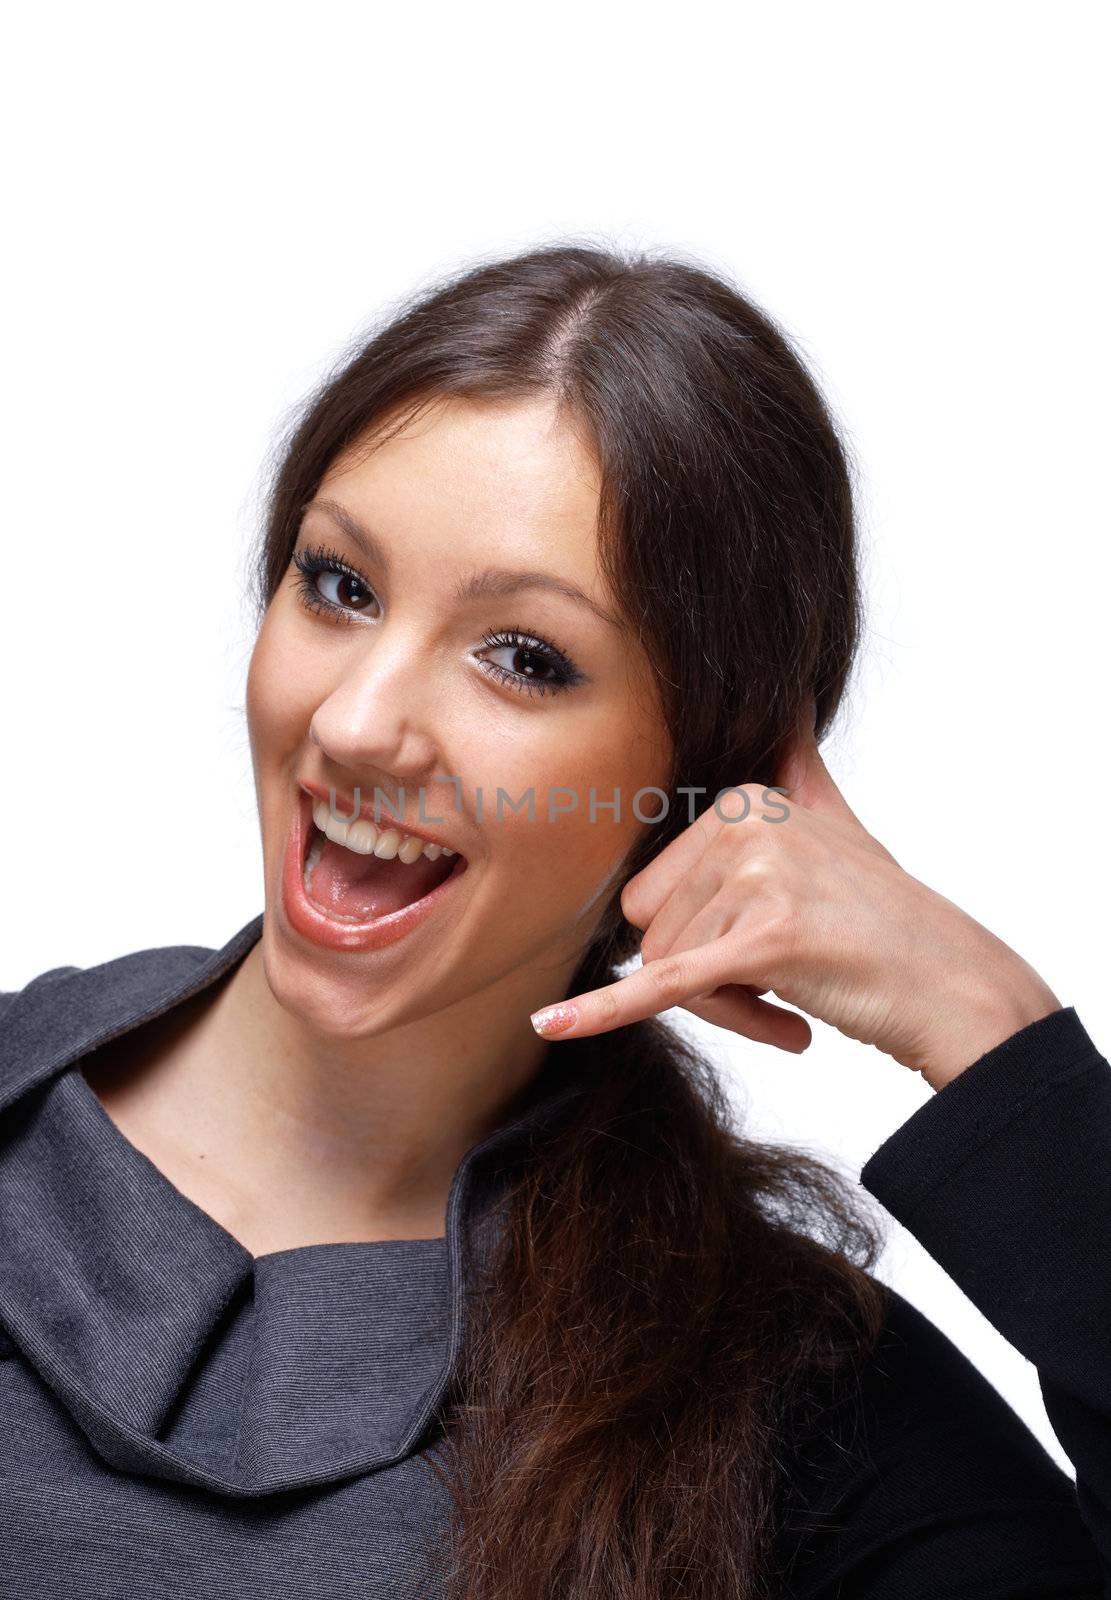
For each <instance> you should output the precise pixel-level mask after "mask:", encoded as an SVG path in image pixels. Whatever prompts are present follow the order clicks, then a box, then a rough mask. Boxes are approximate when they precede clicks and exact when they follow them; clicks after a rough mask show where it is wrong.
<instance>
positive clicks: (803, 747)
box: [775, 700, 863, 826]
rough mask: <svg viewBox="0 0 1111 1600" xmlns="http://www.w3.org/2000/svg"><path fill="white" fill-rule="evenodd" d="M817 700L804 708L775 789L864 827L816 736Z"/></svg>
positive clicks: (816, 809) (781, 766)
mask: <svg viewBox="0 0 1111 1600" xmlns="http://www.w3.org/2000/svg"><path fill="white" fill-rule="evenodd" d="M813 705H814V702H813V700H810V701H809V702H808V703H807V705H806V706H805V707H804V709H803V713H802V716H801V718H800V719H799V723H798V726H797V727H796V729H795V732H794V734H793V736H792V738H791V740H790V742H789V744H788V745H787V748H786V750H785V751H784V753H783V756H782V758H781V760H780V762H779V764H778V766H777V769H776V782H775V787H776V788H778V789H782V790H783V791H785V793H786V796H787V799H788V800H794V801H795V802H796V803H797V804H798V805H800V806H805V807H806V808H807V810H808V811H821V812H825V813H826V814H827V815H829V816H834V817H843V818H844V819H845V820H846V821H852V822H855V823H857V825H858V826H863V824H861V822H860V819H859V817H858V816H857V815H856V812H855V811H854V810H853V808H852V807H851V806H850V805H849V802H848V801H847V800H846V799H845V796H844V795H843V794H842V793H841V791H840V789H839V788H838V787H837V785H836V783H835V782H834V781H833V775H832V774H831V772H830V770H829V768H828V767H827V766H826V764H825V761H824V759H823V757H822V753H821V751H820V750H819V749H818V743H817V740H816V739H815V737H814V712H813Z"/></svg>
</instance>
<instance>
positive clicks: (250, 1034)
mask: <svg viewBox="0 0 1111 1600" xmlns="http://www.w3.org/2000/svg"><path fill="white" fill-rule="evenodd" d="M552 976H553V975H552V974H551V973H550V972H548V973H546V974H544V975H543V991H544V993H545V995H550V994H551V993H552V992H553V984H552ZM570 976H571V970H570V969H568V970H567V971H566V972H565V973H563V974H561V975H559V976H558V978H557V986H558V983H559V982H563V983H564V984H566V982H567V981H568V980H569V979H570ZM530 980H531V981H530ZM536 984H537V977H536V974H523V975H517V974H514V975H512V977H511V979H510V980H509V981H508V982H507V983H503V984H500V985H499V986H498V990H497V993H496V994H494V993H491V992H484V993H482V994H479V995H471V996H468V997H467V998H466V1001H465V1002H464V1003H462V1004H459V1005H456V1006H453V1007H451V1008H448V1009H445V1010H443V1011H440V1012H436V1013H433V1014H431V1015H428V1016H424V1017H421V1018H419V1019H417V1020H416V1021H414V1022H411V1023H406V1024H404V1025H402V1026H398V1027H394V1028H390V1029H387V1030H385V1031H383V1032H381V1033H378V1034H375V1035H372V1036H370V1037H364V1038H347V1037H336V1036H334V1035H328V1034H325V1033H323V1032H322V1031H321V1030H320V1029H319V1028H317V1027H314V1026H313V1025H312V1024H310V1023H309V1022H306V1020H305V1019H304V1018H303V1017H302V1016H301V1015H299V1014H297V1013H294V1012H292V1011H289V1010H287V1009H286V1008H285V1007H283V1006H282V1005H281V1004H280V1003H279V1002H278V1000H277V999H276V997H275V995H274V992H273V990H272V988H271V986H270V984H269V982H268V980H267V977H266V972H265V968H264V965H263V949H262V943H261V941H260V942H259V943H257V944H255V945H254V946H253V947H252V948H251V950H250V951H249V952H248V954H247V956H246V957H245V958H244V959H243V961H242V962H240V963H239V964H238V966H237V967H236V968H235V969H234V970H233V971H232V972H231V973H230V974H228V976H227V977H226V978H224V979H222V980H220V981H218V982H217V983H216V984H214V985H212V986H211V987H210V988H208V989H206V990H203V991H202V992H201V993H200V994H198V995H197V996H195V997H194V998H193V999H192V1000H191V1001H189V1002H186V1003H185V1004H184V1005H182V1006H179V1007H177V1008H175V1009H174V1010H173V1011H171V1012H170V1013H168V1014H167V1016H166V1017H165V1018H164V1019H158V1022H159V1023H161V1026H160V1027H159V1026H158V1024H156V1025H155V1027H154V1030H153V1031H152V1032H151V1033H150V1034H149V1035H148V1036H147V1037H145V1038H144V1040H143V1041H142V1043H138V1041H137V1044H138V1051H139V1053H140V1054H141V1057H142V1060H141V1063H140V1062H139V1061H138V1060H137V1059H136V1060H133V1063H132V1064H133V1066H134V1067H135V1068H137V1069H138V1070H134V1071H132V1072H131V1073H130V1074H129V1075H128V1076H127V1077H117V1079H116V1083H115V1087H114V1088H113V1090H112V1094H113V1096H114V1102H110V1101H109V1097H108V1096H107V1095H103V1094H102V1099H104V1100H105V1103H106V1105H107V1106H108V1107H109V1109H110V1110H111V1111H112V1114H113V1115H114V1116H115V1118H116V1120H117V1121H118V1122H120V1123H121V1125H123V1126H124V1131H125V1132H127V1133H128V1134H129V1136H130V1137H131V1138H132V1139H133V1142H135V1143H137V1144H138V1145H139V1147H140V1148H141V1149H143V1150H144V1151H146V1153H148V1154H151V1155H152V1159H154V1160H155V1164H156V1165H158V1166H160V1167H161V1168H162V1170H163V1171H165V1172H166V1173H167V1176H169V1177H170V1178H171V1180H172V1181H174V1182H175V1183H176V1184H177V1186H178V1187H179V1188H181V1189H183V1191H184V1192H185V1193H186V1194H188V1195H190V1197H191V1198H193V1199H194V1200H195V1201H196V1202H197V1203H198V1204H200V1205H201V1206H202V1207H203V1208H204V1209H206V1210H208V1211H209V1212H210V1214H213V1215H215V1216H216V1217H217V1220H218V1221H220V1222H221V1223H222V1224H223V1225H224V1226H225V1227H226V1228H227V1229H228V1231H229V1232H231V1233H232V1234H233V1235H234V1236H235V1237H236V1238H237V1239H239V1240H240V1241H241V1242H242V1243H243V1244H244V1245H245V1246H246V1248H247V1249H249V1250H250V1251H251V1252H252V1253H253V1254H255V1255H259V1254H263V1253H265V1252H267V1251H271V1250H281V1249H288V1248H293V1247H295V1246H297V1245H302V1244H313V1243H324V1242H340V1241H344V1240H362V1239H367V1240H369V1239H389V1238H410V1239H427V1238H434V1237H439V1236H441V1235H442V1234H443V1233H444V1228H445V1211H446V1205H447V1198H448V1194H449V1191H450V1188H451V1183H452V1179H453V1177H454V1175H455V1171H456V1169H457V1167H458V1165H459V1163H460V1161H461V1160H462V1158H463V1156H464V1155H465V1153H466V1152H467V1150H468V1149H470V1147H471V1146H472V1145H473V1144H475V1143H477V1142H478V1141H479V1140H480V1139H482V1138H484V1137H485V1136H486V1134H487V1133H489V1132H490V1131H491V1130H492V1129H493V1128H495V1127H497V1126H498V1125H499V1124H500V1123H501V1122H503V1121H504V1120H506V1119H507V1118H508V1117H510V1116H512V1115H513V1114H514V1112H515V1110H516V1108H517V1107H518V1106H519V1105H520V1103H521V1102H522V1101H523V1100H524V1099H525V1098H526V1097H527V1095H528V1093H529V1090H530V1087H531V1085H532V1084H533V1082H534V1079H535V1078H536V1075H537V1073H538V1071H539V1069H540V1066H541V1063H542V1062H543V1060H544V1058H545V1056H546V1054H547V1052H548V1051H549V1050H550V1049H551V1046H550V1045H547V1044H545V1042H544V1041H543V1040H541V1039H539V1038H537V1036H536V1034H535V1033H534V1032H533V1030H532V1028H531V1026H530V1024H529V1021H528V1017H529V1010H530V1008H532V1009H535V1006H536V1005H537V1004H538V1003H539V1001H538V1000H537V999H536ZM511 989H514V992H512V993H511V992H510V990H511ZM139 1032H140V1033H143V1032H144V1030H139ZM152 1151H154V1152H155V1153H154V1154H152Z"/></svg>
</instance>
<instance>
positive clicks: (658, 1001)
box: [531, 939, 757, 1039]
mask: <svg viewBox="0 0 1111 1600" xmlns="http://www.w3.org/2000/svg"><path fill="white" fill-rule="evenodd" d="M741 964H743V963H741ZM738 966H739V959H738V944H737V941H736V940H728V939H717V940H715V941H714V942H713V943H711V944H704V945H699V946H698V948H697V949H694V950H683V951H681V952H679V953H678V954H676V955H668V956H661V957H660V959H659V960H658V961H648V962H646V963H645V964H644V965H643V966H642V967H638V968H637V970H636V971H635V972H630V974H629V976H628V977H627V978H619V979H618V980H617V982H616V983H607V984H604V985H603V986H602V988H600V989H590V990H588V991H587V993H585V994H578V995H575V996H574V998H573V999H571V1000H564V1001H561V1002H560V1003H559V1004H558V1005H554V1006H545V1007H544V1008H542V1010H540V1011H535V1012H533V1014H532V1017H531V1021H532V1025H533V1027H534V1028H535V1030H536V1032H537V1033H538V1034H540V1035H541V1037H542V1038H545V1039H547V1038H550V1037H553V1036H554V1035H556V1034H558V1036H559V1037H560V1038H561V1039H587V1038H590V1037H591V1035H593V1034H597V1033H606V1032H608V1031H609V1029H611V1028H621V1027H624V1026H625V1025H626V1024H627V1023H630V1022H640V1021H642V1020H643V1019H644V1018H645V1017H654V1016H656V1015H658V1014H659V1012H661V1011H667V1010H669V1009H670V1008H671V1007H672V1006H681V1005H684V1004H685V1003H686V1001H687V1000H691V999H693V998H694V997H695V996H696V995H700V994H702V995H704V994H706V993H708V992H709V991H711V990H713V989H717V988H719V987H720V986H721V985H722V984H725V983H743V982H744V973H743V972H741V971H739V970H738ZM753 977H754V979H755V978H756V977H757V975H756V974H755V973H754V974H753Z"/></svg>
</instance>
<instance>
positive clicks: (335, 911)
mask: <svg viewBox="0 0 1111 1600" xmlns="http://www.w3.org/2000/svg"><path fill="white" fill-rule="evenodd" d="M597 513H598V472H597V466H596V463H595V461H594V459H593V456H592V454H591V452H590V451H589V450H588V449H587V448H585V447H584V446H583V444H582V443H581V442H580V441H579V439H578V438H577V436H576V434H575V432H574V431H573V430H572V429H571V428H570V427H569V426H567V425H566V423H565V422H563V421H561V420H559V419H558V418H557V415H556V411H555V408H554V405H553V404H552V403H551V402H550V401H548V400H547V399H540V400H536V401H529V402H522V401H514V402H501V403H495V402H489V401H482V402H479V401H472V400H460V399H449V400H443V399H441V400H439V401H437V402H436V403H435V405H434V406H433V407H432V409H431V410H430V411H427V412H425V414H424V415H423V416H421V417H420V418H419V419H417V420H416V421H415V422H412V423H410V424H409V426H408V427H407V428H406V429H405V430H404V431H403V432H401V433H400V434H398V435H397V436H396V437H394V438H393V439H392V440H390V441H388V442H387V443H385V444H382V445H379V446H378V447H377V448H376V449H374V450H372V451H369V452H368V451H367V450H366V449H363V450H362V451H360V450H359V449H358V448H357V447H354V448H352V449H350V450H348V451H346V452H344V453H343V454H342V455H341V456H339V457H337V458H336V460H335V461H334V462H333V464H332V466H331V468H330V469H329V471H328V472H327V474H326V475H325V477H324V479H323V480H322V482H321V484H320V486H319V488H318V489H317V491H316V494H315V495H314V497H313V499H312V501H311V502H310V503H309V505H308V508H307V509H306V510H305V512H304V517H303V521H302V524H301V528H300V533H299V535H298V539H297V546H296V550H295V554H294V560H293V561H292V562H291V564H290V567H289V569H288V571H287V572H286V575H285V577H284V578H283V580H282V582H281V584H280V585H279V587H278V589H277V591H276V593H275V595H274V598H273V600H272V601H271V603H270V606H269V608H268V610H267V613H266V616H265V618H264V621H263V624H262V627H261V629H260V632H259V636H258V639H257V641H256V644H255V648H254V652H253V655H252V659H251V666H250V672H249V675H248V682H247V715H248V724H249V729H250V739H251V751H252V759H253V763H254V772H255V784H256V790H257V796H258V804H259V813H260V821H261V826H262V844H263V858H264V870H265V895H266V903H265V910H266V915H265V918H264V932H263V946H264V960H265V962H266V970H267V975H268V978H269V981H270V983H271V986H272V987H274V988H275V989H276V992H278V995H279V999H281V1001H282V1002H283V1004H285V1005H286V1006H288V1007H290V1008H292V1009H293V1010H295V1011H298V1012H300V1013H302V1014H305V1015H309V1016H311V1018H312V1020H313V1022H314V1023H315V1024H316V1025H318V1026H319V1027H320V1028H322V1029H323V1030H325V1031H327V1032H329V1033H330V1034H333V1035H337V1036H346V1037H358V1036H359V1035H361V1034H367V1033H372V1032H378V1031H379V1030H381V1029H384V1028H386V1027H391V1026H396V1025H398V1024H399V1023H402V1022H408V1021H411V1020H414V1019H415V1018H417V1017H419V1016H425V1015H429V1014H430V1013H432V1012H434V1011H438V1010H440V1009H441V1008H443V1007H445V1006H447V1005H452V1004H455V1003H456V1002H459V1001H465V1000H466V999H467V998H468V997H471V998H475V997H480V996H481V997H482V1002H481V1003H482V1004H486V1003H487V1002H491V1003H496V1002H497V1001H498V1000H502V1001H508V1002H510V1003H513V1004H515V1003H516V1002H517V1001H518V999H519V998H520V997H521V996H527V997H528V1001H527V1003H528V1004H530V1005H534V1004H540V1003H543V1002H545V1001H547V1000H551V999H557V998H559V996H560V995H561V994H562V993H563V988H562V985H563V984H564V983H565V982H566V979H567V978H569V976H570V973H571V971H572V970H573V967H574V964H575V962H576V961H577V960H578V958H579V956H580V955H581V953H582V950H583V948H584V947H585V945H586V943H587V942H588V941H589V938H590V935H591V933H592V931H593V929H594V927H595V926H596V924H597V920H598V918H599V916H600V914H601V912H602V909H603V907H604V905H605V902H606V900H607V899H608V898H609V895H610V893H611V891H612V888H613V875H614V874H615V872H616V871H617V869H618V867H619V865H620V862H621V860H622V858H623V857H624V856H625V854H626V853H627V851H628V850H629V848H630V846H631V845H632V844H633V842H634V840H635V838H636V837H638V836H639V835H640V834H641V833H643V832H644V831H645V828H646V827H650V826H652V824H651V822H646V821H644V820H640V819H638V818H637V817H636V816H635V815H634V812H633V801H634V798H635V797H636V795H637V791H638V790H642V789H648V788H650V786H653V785H656V786H662V785H664V784H665V783H666V776H667V769H668V760H669V756H670V743H669V740H668V737H667V733H666V729H665V727H664V724H663V721H662V717H661V714H660V710H659V705H658V701H657V699H656V695H655V690H654V686H653V683H652V679H651V675H650V673H649V669H648V663H647V661H646V660H645V659H644V656H643V654H642V653H641V652H640V651H639V649H638V648H637V647H636V646H635V644H634V642H633V641H632V640H631V638H630V637H629V636H628V635H627V633H626V632H625V631H624V629H623V625H622V622H621V619H620V617H619V614H618V610H617V607H616V605H615V602H614V598H613V596H612V595H610V594H609V593H608V592H606V589H605V587H604V584H603V580H602V577H601V574H600V572H599V569H598V565H597V540H596V520H597ZM299 562H300V565H299V564H298V563H299ZM494 569H496V576H493V572H494ZM484 575H485V576H484ZM576 590H577V591H579V594H576V593H575V592H574V591H576ZM306 786H307V789H306ZM331 788H334V789H335V791H336V794H335V802H336V803H335V810H336V813H337V814H339V816H341V817H344V816H349V815H351V814H352V810H353V800H354V798H355V790H356V788H358V789H359V791H360V796H359V798H360V799H361V802H362V809H363V813H364V815H367V814H369V816H370V818H371V820H372V822H373V820H374V810H373V808H374V803H375V798H376V794H377V799H378V802H379V816H378V819H377V820H378V821H379V829H378V834H377V840H375V835H374V834H373V832H369V833H368V831H367V830H366V829H363V830H361V831H362V833H363V842H364V844H368V845H369V846H370V848H371V854H369V855H367V854H360V853H358V852H357V851H355V850H352V849H351V848H349V847H348V846H347V845H344V844H343V843H341V842H339V841H332V842H330V843H326V842H325V841H324V839H323V836H322V835H320V834H319V833H318V832H317V831H316V828H315V826H314V824H313V821H312V817H311V814H310V806H311V798H310V797H311V795H312V794H315V795H316V796H317V797H322V798H323V802H324V806H325V808H327V806H328V796H329V790H330V789H331ZM499 790H501V791H502V794H501V798H500V806H499ZM616 791H620V811H619V814H618V813H617V812H615V810H614V808H613V805H612V802H613V801H614V799H615V798H616V794H615V792H616ZM530 796H531V814H530V804H529V797H530ZM592 799H593V802H594V805H593V816H592V815H591V809H592V808H591V801H592ZM637 806H638V809H639V811H640V813H641V819H643V818H650V817H651V816H652V815H653V814H654V813H655V811H656V809H657V806H658V801H657V800H656V799H655V798H654V797H653V796H652V795H650V794H643V795H641V797H640V798H639V800H638V802H637ZM514 807H516V808H517V809H514ZM499 811H500V815H499ZM398 816H400V818H401V819H402V820H401V821H400V823H398V822H397V821H396V820H395V819H396V818H397V817H398ZM406 821H410V822H411V823H412V827H413V829H414V830H415V833H416V835H417V836H418V838H421V839H423V840H425V841H431V842H432V843H433V845H435V843H436V842H439V843H442V844H445V845H447V846H448V847H449V848H451V849H453V850H454V851H455V853H456V854H455V856H453V857H444V856H441V857H440V858H439V859H438V860H433V859H432V858H431V857H430V856H429V855H428V854H427V853H424V854H423V855H422V856H421V857H420V858H419V859H418V860H417V861H416V862H412V863H411V862H407V861H405V860H404V856H405V855H406V854H409V853H411V852H413V851H414V850H416V849H417V848H419V847H418V846H416V845H413V844H410V845H408V848H407V850H403V852H402V858H401V859H393V860H390V859H388V857H389V855H390V846H391V844H392V843H395V842H396V838H397V835H396V833H394V834H392V835H391V834H389V833H388V832H387V830H390V829H394V828H396V829H397V830H398V831H400V832H401V835H402V841H403V843H404V829H405V822H406ZM313 844H315V845H317V846H318V847H319V850H320V854H319V862H318V864H317V865H316V866H315V867H314V868H313V869H312V871H311V876H310V882H309V888H308V891H307V892H306V890H305V887H304V873H303V866H304V860H305V855H306V853H307V851H308V849H309V848H310V846H312V845H313ZM376 850H377V852H378V853H374V852H375V851H376ZM316 854H317V851H315V850H314V853H313V858H315V856H316ZM449 869H451V876H450V879H447V880H446V881H444V882H443V883H442V886H441V882H440V880H442V879H444V878H445V874H446V873H447V872H448V870H449ZM414 900H415V901H416V902H417V903H416V905H415V906H414V908H413V910H412V911H410V912H404V911H402V912H401V914H400V915H399V916H397V917H394V918H392V919H390V920H388V921H382V920H381V919H382V918H384V917H388V915H389V913H390V912H391V911H393V910H394V908H397V907H401V906H403V905H404V904H405V903H406V902H410V903H412V902H413V901H414ZM421 913H423V915H422V914H421ZM376 924H377V925H376ZM383 930H388V933H389V937H388V939H383V937H382V935H383ZM553 985H554V987H553Z"/></svg>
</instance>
